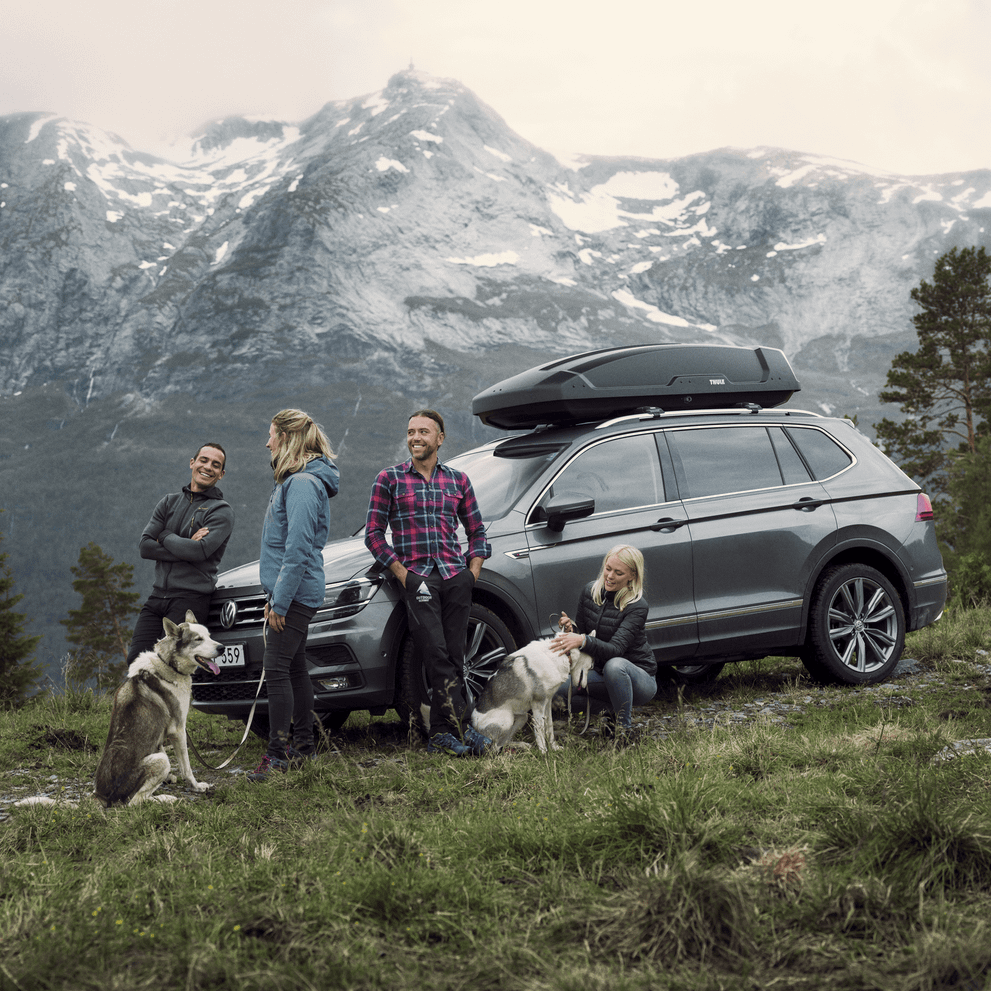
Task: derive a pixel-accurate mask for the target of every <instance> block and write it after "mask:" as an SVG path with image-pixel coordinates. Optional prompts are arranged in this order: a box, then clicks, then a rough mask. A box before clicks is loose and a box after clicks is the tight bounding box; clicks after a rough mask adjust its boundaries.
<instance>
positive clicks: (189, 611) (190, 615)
mask: <svg viewBox="0 0 991 991" xmlns="http://www.w3.org/2000/svg"><path fill="white" fill-rule="evenodd" d="M196 621H197V620H196V617H195V616H194V615H193V610H192V609H187V610H186V622H187V623H190V624H192V623H195V622H196Z"/></svg>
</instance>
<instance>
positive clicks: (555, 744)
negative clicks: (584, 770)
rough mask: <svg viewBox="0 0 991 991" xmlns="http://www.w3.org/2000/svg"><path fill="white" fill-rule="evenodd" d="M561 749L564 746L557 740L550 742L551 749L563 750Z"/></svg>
mask: <svg viewBox="0 0 991 991" xmlns="http://www.w3.org/2000/svg"><path fill="white" fill-rule="evenodd" d="M563 749H564V747H562V746H561V744H560V743H558V742H557V740H555V741H554V742H553V743H551V750H563Z"/></svg>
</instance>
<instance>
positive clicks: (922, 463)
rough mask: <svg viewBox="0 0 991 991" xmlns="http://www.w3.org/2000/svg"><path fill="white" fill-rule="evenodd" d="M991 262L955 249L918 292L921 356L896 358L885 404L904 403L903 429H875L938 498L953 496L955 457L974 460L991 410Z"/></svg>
mask: <svg viewBox="0 0 991 991" xmlns="http://www.w3.org/2000/svg"><path fill="white" fill-rule="evenodd" d="M989 276H991V256H989V255H988V254H987V252H986V251H985V250H984V248H979V249H978V248H964V249H963V250H958V249H957V248H953V249H952V250H951V251H949V252H948V253H947V254H945V255H943V256H941V257H940V258H939V259H938V260H937V262H936V268H935V271H934V273H933V281H932V283H929V282H926V281H925V279H923V280H922V282H921V283H920V284H919V285H918V286H916V287H915V288H914V289H913V290H912V299H913V300H915V302H916V303H918V304H919V306H920V307H922V312H921V313H917V314H916V315H915V316H914V317H913V318H912V320H913V322H914V324H915V329H916V331H917V333H918V336H919V350H918V351H915V352H912V351H904V352H902V353H901V354H899V355H896V356H895V358H894V359H893V361H892V363H891V368H890V369H889V371H888V378H887V383H886V384H887V386H888V388H887V389H886V390H885V391H883V392H882V393H881V394H880V399H881V402H883V403H898V404H899V405H900V408H901V411H902V412H903V413H905V414H906V415H907V418H906V419H905V420H904V421H903V422H902V423H895V422H893V421H891V420H889V419H887V418H885V419H884V420H882V421H881V422H880V423H875V424H874V429H875V430H876V431H877V436H878V440H879V441H880V442H881V443H882V445H883V446H884V448H885V450H886V451H887V453H888V455H889V456H890V457H891V458H892V460H894V461H896V462H897V463H898V464H899V465H900V466H901V467H902V469H903V470H904V471H905V472H907V473H908V474H909V475H912V476H913V477H914V478H915V479H916V480H917V481H919V482H920V483H924V484H925V485H926V487H927V488H928V489H929V491H930V492H931V493H933V494H945V493H946V492H947V485H948V482H947V475H946V472H947V468H948V467H949V454H950V452H951V451H952V450H953V448H954V447H955V448H956V449H957V450H959V451H965V452H969V453H970V454H974V453H975V452H976V451H977V442H978V439H979V438H980V436H981V435H982V433H986V432H987V429H988V428H987V418H988V414H989V411H991V352H989V348H991V284H989V281H988V279H989Z"/></svg>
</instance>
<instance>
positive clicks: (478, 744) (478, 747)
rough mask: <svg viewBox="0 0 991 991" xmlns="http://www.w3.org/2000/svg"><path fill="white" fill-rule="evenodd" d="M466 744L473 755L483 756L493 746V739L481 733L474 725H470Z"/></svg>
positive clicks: (466, 734) (466, 735) (467, 730)
mask: <svg viewBox="0 0 991 991" xmlns="http://www.w3.org/2000/svg"><path fill="white" fill-rule="evenodd" d="M465 744H466V745H467V747H468V751H469V753H471V755H472V756H473V757H481V756H482V755H483V754H485V753H488V751H489V749H490V748H491V747H492V741H491V740H490V739H489V738H488V737H487V736H483V735H482V734H481V733H479V732H478V730H477V729H475V727H474V726H469V727H468V728H467V729H466V730H465Z"/></svg>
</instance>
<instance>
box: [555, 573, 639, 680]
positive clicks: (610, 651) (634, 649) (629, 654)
mask: <svg viewBox="0 0 991 991" xmlns="http://www.w3.org/2000/svg"><path fill="white" fill-rule="evenodd" d="M594 584H595V582H589V583H588V584H587V585H586V586H585V587H584V588H583V589H582V594H581V597H580V598H579V600H578V608H577V610H575V629H576V630H578V631H579V632H581V633H584V634H586V636H587V637H588V639H587V640H586V641H585V651H586V652H587V653H589V654H591V655H592V660H593V661H594V667H595V670H596V671H600V672H601V671H602V666H603V665H604V664H605V663H606V661H608V660H609V658H610V657H625V658H626V659H627V660H628V661H631V662H632V663H633V664H636V666H637V667H638V668H643V669H644V671H646V672H647V673H648V674H657V661H655V660H654V652H653V651H652V650H651V649H650V646H649V645H648V643H647V631H646V624H647V600H646V599H637V601H636V602H628V603H627V604H626V608H625V609H624V610H623V611H622V612H620V611H619V610H618V609H617V608H616V606H615V605H614V604H613V599H614V598H615V594H616V593H615V592H604V593H603V600H602V605H601V606H597V605H596V604H595V599H593V598H592V586H593V585H594ZM593 630H594V631H595V636H594V637H593V636H592V635H591V634H592V632H593Z"/></svg>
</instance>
